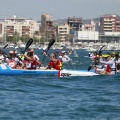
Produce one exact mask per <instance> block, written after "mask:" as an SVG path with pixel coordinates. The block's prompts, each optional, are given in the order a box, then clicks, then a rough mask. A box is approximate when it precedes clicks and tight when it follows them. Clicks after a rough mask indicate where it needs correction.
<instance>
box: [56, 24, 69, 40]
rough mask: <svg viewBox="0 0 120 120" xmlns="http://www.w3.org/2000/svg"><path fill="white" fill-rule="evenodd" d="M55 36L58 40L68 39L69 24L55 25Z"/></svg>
mask: <svg viewBox="0 0 120 120" xmlns="http://www.w3.org/2000/svg"><path fill="white" fill-rule="evenodd" d="M57 36H58V39H59V41H58V42H64V41H65V40H68V39H69V26H68V24H64V25H58V26H57Z"/></svg>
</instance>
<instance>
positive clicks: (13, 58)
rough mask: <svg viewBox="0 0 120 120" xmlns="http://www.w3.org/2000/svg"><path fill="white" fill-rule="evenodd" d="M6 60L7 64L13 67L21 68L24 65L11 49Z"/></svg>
mask: <svg viewBox="0 0 120 120" xmlns="http://www.w3.org/2000/svg"><path fill="white" fill-rule="evenodd" d="M6 61H7V64H8V66H9V67H11V68H14V69H22V68H23V66H24V65H23V63H22V62H21V61H19V59H18V58H17V57H16V55H15V52H14V51H13V50H10V51H9V57H7V58H6Z"/></svg>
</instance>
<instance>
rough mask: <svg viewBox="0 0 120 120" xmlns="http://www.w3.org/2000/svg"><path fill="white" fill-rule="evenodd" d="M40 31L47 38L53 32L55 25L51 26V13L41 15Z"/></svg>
mask: <svg viewBox="0 0 120 120" xmlns="http://www.w3.org/2000/svg"><path fill="white" fill-rule="evenodd" d="M40 33H41V35H44V36H46V37H47V38H49V37H50V36H51V35H52V34H55V27H54V26H53V20H52V16H51V15H48V14H42V15H41V26H40Z"/></svg>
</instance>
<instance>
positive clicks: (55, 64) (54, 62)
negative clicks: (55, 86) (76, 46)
mask: <svg viewBox="0 0 120 120" xmlns="http://www.w3.org/2000/svg"><path fill="white" fill-rule="evenodd" d="M49 58H50V61H49V63H48V65H47V66H46V67H45V68H44V69H55V70H61V69H62V63H61V61H60V60H59V59H57V57H56V55H55V54H54V53H51V55H50V57H49Z"/></svg>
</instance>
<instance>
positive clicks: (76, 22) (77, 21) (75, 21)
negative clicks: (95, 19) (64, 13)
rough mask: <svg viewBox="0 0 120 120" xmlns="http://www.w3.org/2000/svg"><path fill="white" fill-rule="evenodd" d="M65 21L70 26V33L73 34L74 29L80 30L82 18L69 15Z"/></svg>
mask: <svg viewBox="0 0 120 120" xmlns="http://www.w3.org/2000/svg"><path fill="white" fill-rule="evenodd" d="M67 23H68V25H69V27H70V34H74V32H75V31H82V18H77V17H69V18H68V20H67Z"/></svg>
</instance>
